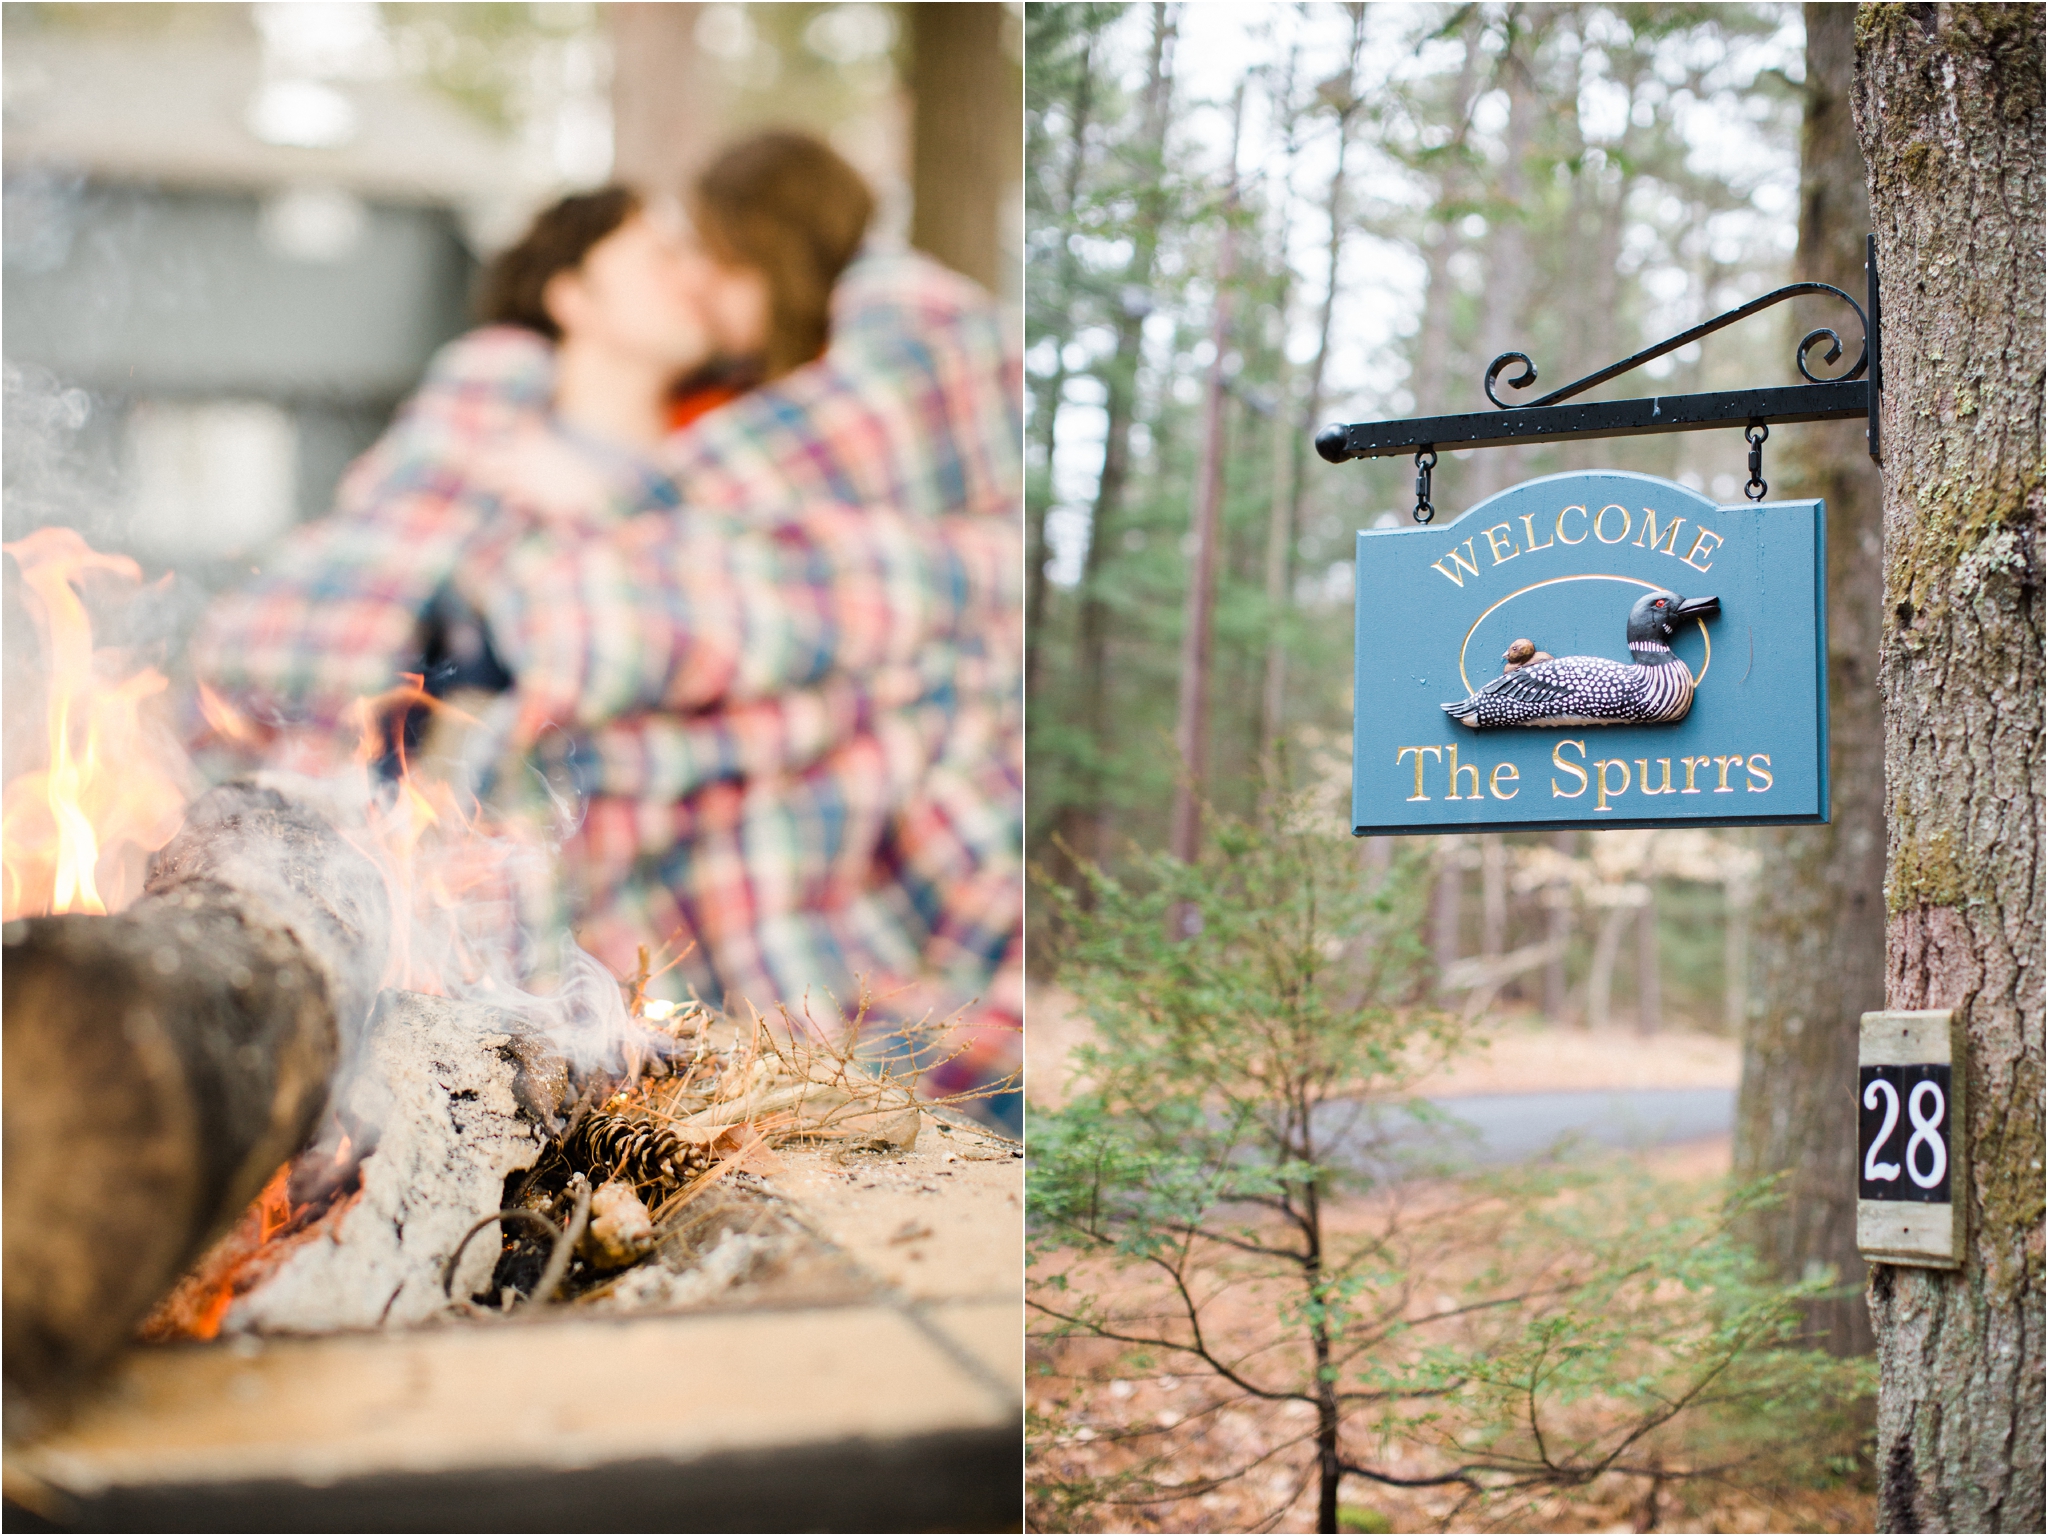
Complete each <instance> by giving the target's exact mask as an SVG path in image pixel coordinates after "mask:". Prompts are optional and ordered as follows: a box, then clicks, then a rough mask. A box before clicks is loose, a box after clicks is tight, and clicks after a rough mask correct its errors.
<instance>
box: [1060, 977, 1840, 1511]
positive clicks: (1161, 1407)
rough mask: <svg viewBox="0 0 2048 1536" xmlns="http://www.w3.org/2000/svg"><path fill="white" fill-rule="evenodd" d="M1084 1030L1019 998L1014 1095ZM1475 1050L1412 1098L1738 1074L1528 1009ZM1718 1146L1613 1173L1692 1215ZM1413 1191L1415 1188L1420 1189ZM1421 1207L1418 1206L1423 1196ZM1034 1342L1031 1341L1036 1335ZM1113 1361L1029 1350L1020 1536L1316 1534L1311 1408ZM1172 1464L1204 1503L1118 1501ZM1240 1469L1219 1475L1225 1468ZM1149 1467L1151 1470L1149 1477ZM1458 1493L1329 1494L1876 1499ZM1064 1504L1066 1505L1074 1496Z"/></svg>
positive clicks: (1378, 1497)
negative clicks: (1653, 1184) (1028, 1532)
mask: <svg viewBox="0 0 2048 1536" xmlns="http://www.w3.org/2000/svg"><path fill="white" fill-rule="evenodd" d="M1090 1029H1091V1026H1090V1024H1089V1022H1088V1020H1087V1019H1086V1018H1085V1017H1084V1016H1083V1015H1081V1014H1080V1012H1079V1011H1078V1009H1077V1008H1076V1007H1075V1005H1074V1003H1073V1000H1072V999H1071V998H1070V997H1069V996H1068V995H1066V994H1065V993H1063V992H1060V991H1059V990H1058V989H1055V988H1051V987H1045V986H1039V987H1035V988H1034V989H1033V991H1032V1000H1031V1013H1030V1017H1029V1020H1028V1024H1027V1029H1026V1041H1027V1046H1026V1051H1027V1073H1028V1079H1027V1081H1028V1089H1027V1092H1028V1096H1029V1099H1030V1102H1031V1103H1032V1104H1033V1105H1035V1106H1040V1107H1046V1106H1050V1105H1053V1104H1056V1103H1058V1102H1060V1101H1062V1100H1063V1099H1064V1098H1065V1096H1066V1094H1067V1093H1068V1092H1071V1091H1072V1084H1073V1080H1074V1078H1073V1074H1074V1071H1075V1063H1074V1061H1073V1059H1072V1058H1073V1053H1074V1052H1075V1050H1076V1049H1077V1048H1078V1047H1079V1046H1081V1045H1082V1044H1084V1043H1085V1042H1086V1041H1087V1040H1088V1038H1089V1033H1090ZM1476 1033H1477V1034H1478V1035H1479V1036H1480V1037H1481V1038H1482V1039H1483V1042H1484V1043H1482V1044H1475V1045H1474V1046H1473V1047H1472V1048H1471V1049H1469V1050H1468V1051H1467V1052H1465V1053H1464V1054H1463V1055H1462V1056H1461V1057H1459V1058H1458V1059H1456V1060H1455V1061H1453V1062H1451V1063H1450V1064H1448V1065H1446V1066H1443V1067H1440V1068H1438V1069H1437V1070H1435V1071H1433V1072H1431V1073H1429V1074H1427V1075H1425V1076H1423V1077H1420V1078H1418V1079H1417V1080H1416V1082H1415V1083H1414V1085H1413V1086H1412V1088H1411V1089H1410V1090H1409V1091H1411V1092H1415V1093H1419V1094H1422V1095H1426V1096H1428V1097H1429V1098H1432V1099H1435V1100H1438V1101H1442V1100H1446V1099H1452V1100H1456V1099H1467V1098H1471V1097H1474V1096H1480V1095H1499V1094H1518V1095H1530V1096H1532V1097H1533V1096H1539V1095H1555V1094H1560V1093H1570V1092H1583V1091H1601V1090H1611V1091H1615V1092H1617V1093H1626V1092H1629V1091H1636V1090H1645V1091H1655V1090H1671V1089H1695V1090H1706V1089H1718V1090H1727V1091H1732V1090H1733V1089H1734V1088H1735V1087H1736V1085H1737V1082H1738V1080H1739V1077H1740V1071H1741V1051H1740V1047H1739V1045H1738V1044H1737V1042H1735V1041H1734V1040H1732V1039H1728V1038H1725V1037H1722V1036H1717V1035H1710V1034H1704V1033H1699V1032H1693V1031H1686V1030H1677V1029H1673V1030H1666V1031H1663V1032H1660V1033H1658V1034H1656V1035H1652V1036H1647V1037H1646V1036H1643V1035H1639V1034H1638V1033H1636V1032H1635V1031H1634V1030H1633V1029H1628V1028H1623V1029H1607V1030H1599V1031H1595V1030H1589V1029H1584V1028H1578V1027H1572V1026H1558V1025H1554V1024H1552V1023H1550V1022H1549V1021H1548V1020H1546V1019H1544V1018H1542V1017H1541V1016H1540V1015H1538V1014H1535V1013H1533V1012H1521V1013H1508V1014H1505V1015H1504V1016H1494V1017H1491V1018H1488V1019H1487V1020H1485V1021H1484V1023H1483V1024H1482V1025H1481V1026H1480V1027H1479V1028H1478V1030H1477V1032H1476ZM1730 1161H1731V1139H1730V1137H1729V1136H1728V1135H1726V1134H1721V1135H1715V1136H1709V1137H1695V1138H1692V1139H1688V1140H1681V1141H1671V1142H1666V1143H1665V1144H1662V1145H1652V1146H1646V1147H1643V1148H1640V1149H1638V1150H1636V1151H1634V1152H1630V1153H1625V1154H1622V1155H1621V1156H1620V1157H1618V1158H1617V1159H1616V1162H1617V1165H1620V1164H1626V1166H1627V1167H1628V1168H1629V1169H1630V1170H1631V1171H1633V1172H1634V1173H1636V1174H1639V1175H1646V1176H1648V1177H1650V1178H1653V1179H1655V1180H1657V1181H1658V1182H1660V1183H1663V1184H1666V1185H1668V1186H1670V1188H1671V1189H1672V1191H1673V1197H1674V1198H1675V1199H1676V1200H1678V1201H1679V1202H1681V1203H1692V1204H1696V1205H1697V1206H1698V1208H1699V1209H1701V1210H1702V1211H1704V1210H1706V1209H1708V1208H1710V1207H1711V1206H1713V1205H1715V1204H1717V1203H1718V1201H1719V1199H1720V1191H1721V1189H1722V1187H1723V1185H1722V1181H1723V1180H1724V1179H1725V1177H1726V1176H1727V1174H1728V1172H1729V1168H1730ZM1418 1193H1419V1192H1418ZM1424 1198H1425V1199H1426V1198H1427V1196H1424ZM1353 1204H1356V1205H1357V1206H1358V1207H1359V1209H1358V1210H1356V1211H1351V1210H1348V1209H1346V1210H1344V1211H1341V1212H1338V1213H1333V1216H1334V1223H1333V1224H1334V1225H1335V1226H1337V1227H1343V1226H1347V1225H1349V1224H1351V1223H1352V1222H1353V1221H1360V1222H1368V1223H1369V1222H1370V1221H1371V1220H1372V1218H1373V1215H1374V1211H1373V1210H1372V1206H1373V1202H1371V1201H1367V1200H1359V1201H1347V1202H1346V1206H1347V1207H1348V1206H1350V1205H1353ZM1087 1278H1088V1281H1089V1282H1090V1285H1089V1288H1090V1289H1091V1290H1093V1291H1094V1293H1095V1295H1096V1298H1097V1299H1098V1301H1101V1302H1105V1303H1107V1304H1109V1305H1110V1306H1111V1307H1113V1308H1116V1309H1118V1310H1122V1309H1123V1308H1125V1307H1135V1308H1136V1309H1137V1310H1138V1311H1140V1312H1143V1311H1147V1310H1149V1308H1148V1307H1147V1306H1146V1304H1145V1302H1146V1298H1145V1297H1144V1296H1143V1295H1142V1294H1141V1293H1142V1292H1143V1289H1144V1282H1142V1281H1140V1280H1138V1279H1136V1278H1135V1276H1134V1275H1132V1274H1130V1273H1125V1274H1122V1275H1119V1274H1116V1273H1115V1272H1112V1271H1109V1270H1107V1269H1106V1268H1097V1267H1096V1266H1092V1265H1091V1266H1089V1267H1088V1271H1087ZM1266 1310H1267V1309H1266V1308H1265V1307H1263V1306H1261V1305H1259V1304H1257V1303H1255V1302H1253V1301H1252V1300H1251V1299H1250V1298H1247V1299H1246V1302H1245V1304H1244V1308H1243V1311H1244V1315H1243V1316H1242V1317H1235V1318H1233V1317H1230V1316H1227V1315H1217V1316H1215V1317H1214V1319H1213V1321H1214V1322H1215V1323H1216V1324H1217V1325H1218V1327H1219V1329H1220V1330H1221V1331H1222V1332H1225V1333H1230V1332H1238V1331H1240V1330H1241V1331H1242V1334H1243V1337H1242V1339H1241V1342H1242V1343H1244V1344H1246V1345H1247V1346H1249V1345H1250V1344H1251V1342H1252V1340H1253V1337H1254V1335H1255V1334H1256V1333H1257V1332H1258V1331H1260V1330H1261V1327H1262V1324H1263V1323H1264V1322H1265V1321H1266V1319H1265V1318H1264V1317H1263V1316H1262V1314H1264V1313H1265V1312H1266ZM1034 1331H1035V1330H1034ZM1122 1353H1123V1352H1122V1351H1121V1350H1120V1349H1118V1348H1117V1347H1116V1346H1113V1345H1110V1344H1106V1343H1103V1342H1100V1341H1086V1340H1079V1339H1070V1340H1058V1341H1055V1340H1050V1339H1040V1340H1035V1341H1033V1343H1032V1345H1031V1348H1030V1357H1029V1369H1028V1372H1027V1387H1026V1390H1027V1394H1028V1396H1029V1398H1030V1403H1031V1407H1032V1409H1033V1419H1034V1424H1033V1430H1034V1432H1033V1437H1032V1438H1033V1445H1032V1450H1031V1458H1030V1471H1029V1474H1028V1475H1029V1477H1030V1479H1031V1481H1032V1484H1033V1498H1032V1503H1031V1523H1032V1527H1033V1528H1034V1529H1071V1530H1096V1531H1112V1530H1131V1531H1152V1530H1183V1531H1246V1530H1272V1531H1305V1530H1313V1529H1314V1527H1315V1488H1314V1485H1313V1482H1312V1480H1309V1479H1308V1478H1307V1477H1306V1476H1305V1474H1306V1472H1307V1471H1308V1470H1309V1464H1310V1457H1309V1455H1308V1451H1307V1447H1306V1446H1305V1445H1304V1444H1303V1443H1302V1436H1303V1435H1304V1434H1305V1433H1306V1432H1307V1431H1308V1430H1309V1429H1311V1428H1312V1419H1311V1418H1310V1417H1309V1413H1310V1410H1309V1409H1308V1408H1307V1407H1306V1406H1305V1405H1303V1404H1298V1403H1275V1404H1267V1405H1258V1404H1253V1403H1249V1402H1244V1401H1240V1402H1236V1403H1230V1404H1227V1405H1224V1404H1220V1403H1219V1402H1218V1401H1217V1400H1216V1398H1215V1396H1214V1393H1213V1387H1214V1383H1213V1382H1211V1381H1209V1380H1207V1379H1205V1378H1203V1377H1200V1376H1189V1377H1185V1378H1181V1377H1175V1376H1173V1375H1170V1374H1156V1372H1158V1371H1159V1370H1161V1369H1164V1368H1165V1367H1162V1366H1155V1367H1153V1368H1152V1369H1151V1370H1132V1369H1129V1368H1128V1366H1127V1365H1126V1364H1125V1363H1124V1362H1123V1360H1122V1358H1121V1357H1122ZM1163 1453H1165V1454H1169V1456H1170V1461H1171V1470H1170V1473H1168V1474H1167V1476H1168V1477H1169V1478H1170V1480H1171V1481H1172V1482H1174V1483H1177V1484H1181V1485H1193V1487H1195V1488H1204V1485H1205V1484H1208V1482H1209V1480H1210V1479H1219V1481H1217V1482H1216V1483H1214V1484H1213V1485H1210V1486H1208V1487H1206V1489H1205V1490H1204V1491H1201V1492H1194V1493H1191V1496H1190V1497H1187V1498H1184V1499H1175V1500H1172V1501H1171V1502H1166V1503H1160V1502H1156V1495H1155V1496H1154V1497H1153V1498H1148V1499H1147V1500H1146V1501H1145V1502H1143V1503H1139V1502H1119V1500H1120V1498H1123V1497H1126V1496H1127V1495H1126V1494H1125V1493H1124V1492H1122V1491H1121V1490H1120V1489H1119V1487H1118V1484H1119V1481H1120V1479H1121V1478H1124V1477H1127V1476H1129V1475H1130V1474H1132V1473H1134V1472H1137V1473H1146V1474H1147V1477H1148V1480H1154V1479H1156V1474H1157V1472H1158V1470H1159V1469H1158V1468H1157V1466H1156V1465H1153V1463H1154V1462H1155V1459H1156V1458H1158V1457H1160V1456H1161V1455H1162V1454H1163ZM1375 1462H1376V1464H1379V1465H1381V1466H1383V1468H1384V1470H1385V1471H1387V1472H1389V1473H1391V1474H1393V1475H1396V1476H1418V1475H1423V1474H1426V1473H1428V1472H1432V1471H1435V1470H1437V1467H1436V1466H1435V1465H1434V1464H1433V1463H1432V1461H1431V1459H1430V1457H1429V1456H1428V1454H1427V1453H1424V1452H1418V1451H1411V1450H1407V1449H1404V1448H1403V1447H1402V1446H1401V1445H1399V1444H1397V1443H1389V1444H1388V1445H1386V1446H1385V1447H1384V1448H1383V1449H1382V1450H1381V1454H1379V1455H1378V1456H1376V1457H1375ZM1248 1464H1249V1465H1250V1470H1249V1471H1246V1472H1245V1474H1244V1475H1243V1476H1230V1475H1229V1474H1231V1473H1233V1472H1235V1471H1237V1470H1238V1469H1242V1468H1246V1467H1247V1466H1248ZM1148 1468H1149V1471H1148ZM1457 1492H1458V1491H1457V1490H1455V1489H1453V1490H1449V1491H1446V1490H1443V1489H1397V1488H1387V1487H1367V1486H1366V1485H1364V1484H1362V1483H1361V1482H1360V1481H1359V1480H1358V1479H1355V1478H1354V1479H1351V1480H1349V1481H1348V1482H1347V1483H1346V1485H1345V1489H1344V1495H1345V1502H1344V1504H1343V1506H1342V1508H1341V1517H1340V1525H1341V1527H1342V1528H1343V1529H1346V1530H1355V1531H1427V1530H1469V1531H1477V1530H1502V1529H1507V1530H1522V1531H1641V1530H1696V1531H1767V1530H1772V1531H1781V1530H1807V1531H1860V1530H1869V1529H1871V1528H1872V1521H1873V1520H1874V1519H1875V1518H1876V1509H1875V1502H1874V1499H1873V1498H1872V1497H1871V1496H1870V1495H1869V1494H1867V1493H1864V1492H1860V1491H1858V1490H1857V1489H1856V1488H1855V1487H1854V1486H1850V1485H1847V1484H1844V1485H1840V1486H1836V1487H1832V1488H1813V1487H1801V1486H1768V1487H1764V1486H1756V1485H1755V1484H1754V1483H1745V1482H1743V1481H1741V1480H1739V1479H1732V1478H1731V1479H1728V1480H1725V1481H1692V1482H1687V1481H1677V1480H1674V1481H1666V1482H1664V1483H1662V1484H1661V1485H1658V1486H1656V1487H1655V1488H1652V1487H1651V1485H1650V1484H1649V1482H1648V1480H1646V1479H1643V1478H1625V1477H1606V1478H1602V1479H1599V1480H1597V1481H1596V1482H1594V1483H1593V1484H1591V1485H1590V1486H1587V1487H1582V1488H1577V1489H1572V1490H1569V1491H1568V1492H1565V1493H1562V1494H1559V1495H1556V1496H1554V1497H1550V1498H1545V1499H1538V1500H1536V1501H1533V1502H1526V1503H1523V1502H1518V1503H1516V1504H1515V1505H1514V1506H1513V1507H1512V1508H1500V1509H1495V1510H1493V1511H1491V1512H1488V1511H1486V1510H1482V1509H1476V1508H1471V1507H1462V1506H1460V1504H1459V1500H1458V1497H1457ZM1076 1496H1078V1501H1076V1502H1070V1500H1075V1499H1076Z"/></svg>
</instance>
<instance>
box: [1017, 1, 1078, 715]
mask: <svg viewBox="0 0 2048 1536" xmlns="http://www.w3.org/2000/svg"><path fill="white" fill-rule="evenodd" d="M1079 69H1080V73H1079V74H1078V75H1077V76H1076V77H1075V80H1074V94H1073V96H1072V98H1071V99H1070V100H1069V102H1068V111H1069V112H1070V113H1071V115H1072V124H1071V127H1070V129H1069V133H1068V137H1069V139H1070V140H1071V142H1070V143H1069V145H1068V147H1067V164H1066V174H1065V175H1064V176H1063V177H1062V178H1061V182H1060V194H1061V200H1062V206H1061V208H1060V210H1059V213H1060V218H1061V223H1062V227H1063V228H1064V227H1065V226H1066V225H1068V224H1070V223H1071V222H1072V218H1073V213H1074V209H1075V207H1076V205H1077V204H1078V203H1079V202H1080V199H1081V172H1082V169H1083V168H1084V167H1085V166H1086V164H1087V158H1088V124H1089V120H1090V118H1091V117H1092V116H1093V113H1094V107H1095V40H1094V38H1093V37H1090V38H1089V39H1088V40H1087V41H1086V42H1084V43H1083V44H1082V45H1081V58H1080V62H1079ZM1059 274H1060V286H1059V304H1058V311H1057V312H1058V314H1059V317H1060V319H1061V320H1062V321H1064V322H1067V323H1064V324H1060V325H1056V326H1054V327H1053V329H1052V330H1051V331H1050V332H1049V335H1050V337H1051V340H1052V342H1053V345H1054V357H1053V366H1052V377H1051V378H1050V379H1048V380H1046V383H1045V393H1044V395H1043V396H1042V397H1041V398H1042V399H1043V401H1044V407H1043V409H1044V415H1043V416H1042V417H1041V418H1040V419H1039V421H1038V422H1037V423H1036V425H1037V426H1038V428H1039V433H1040V437H1039V446H1040V449H1041V451H1042V452H1043V453H1044V455H1045V474H1046V490H1045V494H1044V495H1042V496H1040V497H1039V498H1038V505H1037V506H1035V507H1033V508H1032V509H1031V555H1030V559H1031V568H1030V570H1029V571H1028V572H1027V573H1026V578H1027V583H1028V584H1027V586H1026V588H1025V590H1026V592H1027V594H1028V597H1027V606H1026V609H1025V615H1024V699H1025V703H1026V706H1027V707H1028V706H1029V704H1030V701H1031V700H1032V699H1034V698H1036V697H1037V695H1038V676H1039V671H1038V666H1039V656H1040V642H1041V641H1042V639H1043V637H1044V632H1045V606H1046V597H1047V589H1048V587H1049V586H1050V579H1049V578H1048V576H1047V575H1046V569H1045V568H1046V564H1047V562H1048V561H1049V560H1050V559H1051V557H1052V552H1051V550H1050V548H1049V547H1048V545H1047V542H1046V534H1045V519H1046V515H1047V513H1049V512H1050V511H1051V509H1052V499H1053V497H1052V490H1053V487H1052V475H1053V454H1054V452H1055V450H1056V449H1057V447H1058V445H1059V419H1060V405H1061V402H1062V398H1063V397H1064V396H1065V394H1066V390H1067V377H1068V375H1067V341H1068V339H1069V332H1070V330H1071V328H1072V327H1071V321H1070V320H1069V318H1068V317H1069V314H1070V306H1071V305H1072V303H1073V301H1074V297H1075V293H1076V291H1077V289H1078V288H1079V286H1080V283H1079V274H1078V272H1077V271H1076V261H1075V257H1074V253H1073V251H1072V250H1071V249H1070V247H1069V243H1068V241H1066V240H1065V239H1062V240H1061V241H1060V260H1059Z"/></svg>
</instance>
